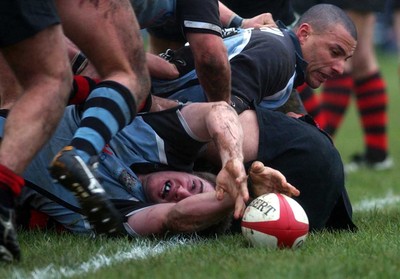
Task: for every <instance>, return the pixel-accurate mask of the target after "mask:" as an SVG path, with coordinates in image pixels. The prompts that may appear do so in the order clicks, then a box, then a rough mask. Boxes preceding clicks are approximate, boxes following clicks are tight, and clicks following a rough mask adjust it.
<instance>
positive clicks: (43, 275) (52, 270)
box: [13, 238, 194, 279]
mask: <svg viewBox="0 0 400 279" xmlns="http://www.w3.org/2000/svg"><path fill="white" fill-rule="evenodd" d="M193 240H194V239H186V238H173V239H172V240H170V241H162V242H159V243H158V244H156V245H151V244H149V243H148V242H145V241H144V242H142V243H139V244H137V245H135V246H133V247H132V249H130V250H126V251H119V252H117V253H116V254H114V255H110V256H107V255H104V254H100V255H96V256H95V257H93V258H91V259H89V260H88V261H87V262H83V263H81V264H80V265H78V266H69V267H66V266H55V265H54V264H50V265H49V266H47V267H44V268H40V269H35V270H33V271H32V272H31V273H27V272H24V271H22V270H18V269H15V271H14V272H13V278H15V279H17V278H33V279H36V278H37V279H39V278H40V279H53V278H68V277H73V276H83V275H85V274H90V273H93V272H96V271H98V270H99V269H102V268H105V267H108V266H111V265H114V264H118V263H121V262H125V261H129V260H137V259H145V258H149V257H153V256H156V255H159V254H161V253H163V252H165V251H166V250H168V249H171V248H174V247H177V246H180V245H183V244H188V243H190V242H193Z"/></svg>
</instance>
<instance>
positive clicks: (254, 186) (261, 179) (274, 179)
mask: <svg viewBox="0 0 400 279" xmlns="http://www.w3.org/2000/svg"><path fill="white" fill-rule="evenodd" d="M249 176H250V179H251V182H252V183H251V185H250V187H251V191H252V193H253V194H254V197H253V198H256V197H259V196H261V195H264V194H269V193H281V194H285V195H287V196H289V197H292V196H298V195H300V191H299V190H298V189H297V188H296V187H294V186H293V185H291V184H290V183H289V182H287V181H286V177H285V176H284V175H283V174H282V173H281V172H280V171H278V170H275V169H273V168H269V167H266V166H264V164H263V163H262V162H260V161H255V162H254V163H253V164H252V165H251V167H250V169H249Z"/></svg>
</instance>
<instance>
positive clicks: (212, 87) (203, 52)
mask: <svg viewBox="0 0 400 279" xmlns="http://www.w3.org/2000/svg"><path fill="white" fill-rule="evenodd" d="M187 38H188V41H189V43H190V48H191V50H192V53H193V57H194V61H195V67H196V72H197V76H198V78H199V81H200V84H201V85H202V87H203V89H204V91H205V92H206V94H207V99H208V101H209V102H216V101H225V102H230V95H231V68H230V64H229V60H228V53H227V50H226V47H225V45H224V43H223V40H222V38H221V37H219V36H217V35H213V34H199V33H188V34H187Z"/></svg>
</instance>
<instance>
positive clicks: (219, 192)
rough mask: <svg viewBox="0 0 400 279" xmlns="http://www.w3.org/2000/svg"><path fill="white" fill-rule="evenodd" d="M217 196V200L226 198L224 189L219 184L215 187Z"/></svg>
mask: <svg viewBox="0 0 400 279" xmlns="http://www.w3.org/2000/svg"><path fill="white" fill-rule="evenodd" d="M215 196H216V197H217V200H219V201H220V200H222V199H223V198H224V189H222V188H221V187H218V186H217V188H216V189H215Z"/></svg>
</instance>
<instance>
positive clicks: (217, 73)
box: [196, 60, 231, 103]
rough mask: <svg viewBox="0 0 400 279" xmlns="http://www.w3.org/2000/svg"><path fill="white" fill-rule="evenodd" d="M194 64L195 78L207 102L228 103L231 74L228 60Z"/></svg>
mask: <svg viewBox="0 0 400 279" xmlns="http://www.w3.org/2000/svg"><path fill="white" fill-rule="evenodd" d="M210 62H211V63H203V64H201V65H199V64H196V70H197V76H198V78H199V81H200V84H201V85H202V87H203V89H204V91H205V92H206V95H207V100H208V101H209V102H216V101H225V102H227V103H229V102H230V96H231V74H230V65H229V63H228V60H226V61H224V60H221V61H220V62H218V61H210Z"/></svg>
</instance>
